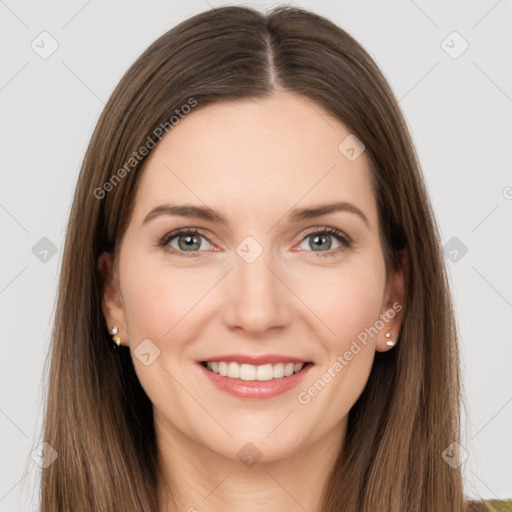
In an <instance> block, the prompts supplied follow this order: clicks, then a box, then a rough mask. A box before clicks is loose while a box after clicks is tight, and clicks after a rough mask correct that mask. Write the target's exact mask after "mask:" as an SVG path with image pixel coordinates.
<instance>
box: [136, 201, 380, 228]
mask: <svg viewBox="0 0 512 512" xmlns="http://www.w3.org/2000/svg"><path fill="white" fill-rule="evenodd" d="M335 212H348V213H353V214H355V215H357V216H358V217H360V218H361V219H362V220H363V222H364V223H365V224H366V226H367V227H370V222H369V221H368V218H367V217H366V215H365V214H364V213H363V212H362V211H361V210H360V209H359V208H358V207H357V206H355V205H353V204H351V203H347V202H337V203H328V204H322V205H318V206H311V207H308V208H297V209H295V210H293V211H292V212H291V213H290V214H289V215H288V218H289V220H290V221H291V222H300V221H304V220H307V219H314V218H316V217H321V216H323V215H328V214H330V213H335ZM162 215H170V216H179V217H192V218H197V219H203V220H207V221H210V222H214V223H216V224H223V225H225V226H227V225H228V224H229V223H228V220H227V219H226V217H224V216H223V215H222V214H221V213H219V212H218V211H217V210H214V209H212V208H209V207H208V206H196V205H193V204H181V205H178V204H161V205H159V206H156V207H155V208H153V209H152V210H151V211H150V212H149V213H148V214H147V215H146V217H144V220H143V221H142V224H143V225H144V224H147V223H148V222H149V221H151V220H153V219H155V218H157V217H160V216H162Z"/></svg>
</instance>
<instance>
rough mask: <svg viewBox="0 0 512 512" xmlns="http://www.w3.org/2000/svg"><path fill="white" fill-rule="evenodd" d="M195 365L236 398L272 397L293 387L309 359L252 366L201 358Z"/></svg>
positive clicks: (210, 380) (310, 364)
mask: <svg viewBox="0 0 512 512" xmlns="http://www.w3.org/2000/svg"><path fill="white" fill-rule="evenodd" d="M198 367H199V368H200V370H201V371H202V372H203V374H204V375H205V376H206V377H207V379H208V381H209V382H210V383H212V384H214V386H215V387H217V388H218V389H220V390H221V391H223V392H225V393H228V394H230V395H232V396H235V397H238V398H259V399H262V398H272V397H274V396H277V395H280V394H282V393H285V392H286V391H290V390H292V389H293V388H295V387H296V386H297V385H298V384H299V383H300V381H301V380H302V379H303V378H304V377H305V375H306V373H307V372H308V371H309V369H310V368H312V367H313V363H311V362H302V363H298V362H287V363H285V362H276V363H265V364H260V365H253V364H249V363H238V362H236V361H202V362H201V363H200V364H198Z"/></svg>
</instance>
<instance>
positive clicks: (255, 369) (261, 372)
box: [200, 361, 313, 382]
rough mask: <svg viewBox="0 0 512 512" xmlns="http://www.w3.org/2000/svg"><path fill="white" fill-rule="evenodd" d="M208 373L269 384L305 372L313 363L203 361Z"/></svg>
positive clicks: (202, 363)
mask: <svg viewBox="0 0 512 512" xmlns="http://www.w3.org/2000/svg"><path fill="white" fill-rule="evenodd" d="M200 364H201V365H202V366H203V367H204V368H206V369H207V370H208V371H210V372H212V373H215V374H217V375H219V376H221V377H227V378H229V379H238V380H241V381H258V382H268V381H271V380H279V379H285V378H287V377H291V376H292V375H295V374H297V373H300V372H302V371H304V369H305V368H306V367H308V366H311V365H312V364H313V363H311V362H305V363H285V362H280V363H273V364H272V363H267V364H262V365H253V364H247V363H237V362H236V361H201V363H200Z"/></svg>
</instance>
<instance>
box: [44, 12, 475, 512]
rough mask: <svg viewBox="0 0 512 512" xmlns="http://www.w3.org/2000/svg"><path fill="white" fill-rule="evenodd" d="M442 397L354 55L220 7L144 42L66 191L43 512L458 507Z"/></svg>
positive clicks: (425, 234) (443, 316) (428, 265)
mask: <svg viewBox="0 0 512 512" xmlns="http://www.w3.org/2000/svg"><path fill="white" fill-rule="evenodd" d="M192 253H193V254H192ZM459 379H460V375H459V365H458V347H457V338H456V331H455V327H454V319H453V312H452V305H451V301H450V296H449V290H448V284H447V279H446V275H445V270H444V266H443V259H442V255H441V250H440V244H439V235H438V231H437V227H436V224H435V220H434V217H433V214H432V210H431V206H430V203H429V200H428V197H427V193H426V190H425V185H424V182H423V178H422V175H421V172H420V168H419V165H418V162H417V159H416V156H415V152H414V149H413V145H412V142H411V138H410V135H409V133H408V131H407V128H406V123H405V121H404V119H403V117H402V115H401V113H400V111H399V108H398V106H397V103H396V100H395V98H394V96H393V94H392V91H391V89H390V87H389V85H388V84H387V82H386V80H385V79H384V77H383V75H382V74H381V72H380V71H379V70H378V68H377V66H376V65H375V63H374V62H373V61H372V59H371V58H370V56H369V55H368V54H367V53H366V52H365V51H364V50H363V49H362V47H361V46H360V45H359V44H358V43H357V42H356V41H354V39H352V38H351V37H350V36H349V35H348V34H347V33H346V32H344V31H343V30H342V29H340V28H339V27H337V26H335V25H334V24H332V23H331V22H329V21H328V20H326V19H324V18H322V17H320V16H317V15H315V14H312V13H310V12H307V11H305V10H302V9H298V8H277V9H275V10H273V11H272V12H270V13H269V14H267V15H263V14H261V13H259V12H257V11H254V10H251V9H248V8H242V7H223V8H219V9H213V10H211V11H208V12H205V13H202V14H199V15H197V16H194V17H192V18H190V19H188V20H186V21H184V22H183V23H181V24H180V25H178V26H177V27H175V28H174V29H172V30H170V31H169V32H168V33H166V34H164V35H163V36H162V37H160V38H159V39H158V40H157V41H156V42H155V43H154V44H152V45H151V46H150V47H149V48H148V49H147V50H146V51H145V52H144V54H143V55H142V56H141V57H140V58H139V59H138V60H137V61H136V62H135V63H134V64H133V66H132V67H131V68H130V69H129V70H128V72H127V73H126V74H125V76H124V77H123V78H122V80H121V82H120V83H119V85H118V87H117V88H116V90H115V91H114V93H113V94H112V96H111V98H110V100H109V102H108V103H107V105H106V107H105V110H104V112H103V114H102V116H101V118H100V120H99V122H98V125H97V128H96V130H95V132H94V135H93V137H92V140H91V142H90V145H89V148H88V150H87V153H86V156H85V159H84V163H83V166H82V170H81V173H80V177H79V181H78V184H77V188H76V192H75V197H74V202H73V207H72V212H71V217H70V223H69V227H68V232H67V236H66V243H65V251H64V257H63V263H62V273H61V279H60V287H59V299H58V306H57V313H56V319H55V327H54V331H53V342H52V352H51V369H50V375H49V391H48V402H47V411H46V418H45V425H44V441H45V442H47V443H48V446H50V447H51V449H52V450H54V451H55V453H56V454H58V456H57V457H56V458H55V461H53V462H52V463H51V464H48V465H47V467H46V468H45V469H44V471H43V475H42V511H43V512H47V511H52V512H55V511H59V510H80V511H93V510H94V511H96V512H97V511H107V510H108V511H112V510H115V511H134V510H137V511H147V512H149V511H151V512H154V511H159V512H163V511H167V510H168V511H175V510H190V511H192V510H199V511H203V510H239V509H243V510H254V511H256V510H261V509H263V508H265V509H267V508H268V507H269V506H270V507H272V508H276V507H277V506H283V507H284V508H285V509H286V510H309V511H329V512H331V511H341V510H343V511H361V512H362V511H364V512H372V511H379V512H382V511H384V510H389V511H393V512H398V511H401V512H402V511H403V512H405V511H407V512H410V511H413V510H414V511H416V510H417V511H420V510H421V511H422V512H423V511H424V512H439V511H448V510H449V511H459V512H461V511H463V510H469V508H468V504H467V503H466V502H465V499H464V493H463V482H462V475H461V467H462V466H461V465H462V462H463V461H462V460H461V458H460V457H459V451H460V444H459V441H460V433H459V414H460V411H459V408H460V402H461V396H460V380H459ZM52 453H53V452H52ZM474 505H476V504H474Z"/></svg>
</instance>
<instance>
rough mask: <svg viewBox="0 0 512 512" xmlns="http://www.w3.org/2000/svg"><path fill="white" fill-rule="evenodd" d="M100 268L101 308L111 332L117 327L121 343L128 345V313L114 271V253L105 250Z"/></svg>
mask: <svg viewBox="0 0 512 512" xmlns="http://www.w3.org/2000/svg"><path fill="white" fill-rule="evenodd" d="M97 265H98V270H99V272H100V275H101V281H102V290H101V295H102V300H101V308H102V310H103V315H104V316H105V322H106V324H107V328H108V330H109V332H110V331H111V330H112V329H113V328H114V326H116V327H117V330H118V332H117V335H116V336H118V337H119V339H120V340H121V345H128V343H127V339H128V330H127V328H126V315H125V311H124V307H123V303H122V300H121V294H120V291H119V282H118V279H117V276H116V275H115V273H114V268H113V261H112V254H111V253H109V252H104V253H102V254H101V255H100V257H99V258H98V262H97Z"/></svg>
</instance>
